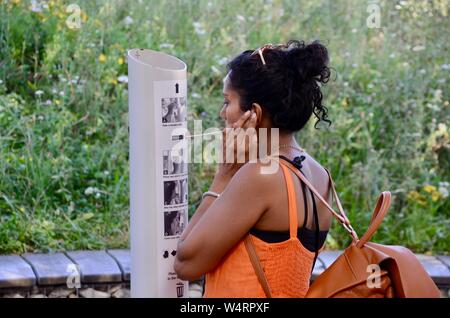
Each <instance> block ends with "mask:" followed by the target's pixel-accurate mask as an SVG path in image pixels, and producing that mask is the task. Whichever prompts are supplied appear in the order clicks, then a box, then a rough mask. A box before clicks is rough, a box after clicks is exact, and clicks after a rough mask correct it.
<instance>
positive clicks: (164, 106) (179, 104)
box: [161, 97, 187, 124]
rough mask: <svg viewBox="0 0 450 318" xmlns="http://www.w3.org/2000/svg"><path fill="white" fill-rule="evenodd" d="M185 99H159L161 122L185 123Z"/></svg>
mask: <svg viewBox="0 0 450 318" xmlns="http://www.w3.org/2000/svg"><path fill="white" fill-rule="evenodd" d="M186 106H187V105H186V98H185V97H180V98H178V97H174V98H171V97H167V98H162V99H161V110H162V112H161V113H162V122H163V124H167V123H180V122H184V121H186V115H187V107H186Z"/></svg>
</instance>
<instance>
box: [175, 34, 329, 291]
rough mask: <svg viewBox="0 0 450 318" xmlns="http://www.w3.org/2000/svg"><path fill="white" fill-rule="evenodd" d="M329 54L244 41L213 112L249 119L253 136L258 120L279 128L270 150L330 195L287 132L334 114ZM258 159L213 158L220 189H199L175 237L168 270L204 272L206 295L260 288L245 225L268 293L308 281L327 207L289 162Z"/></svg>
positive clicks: (238, 121) (313, 47)
mask: <svg viewBox="0 0 450 318" xmlns="http://www.w3.org/2000/svg"><path fill="white" fill-rule="evenodd" d="M327 64H328V52H327V49H326V48H325V47H324V46H323V45H322V44H320V43H319V42H318V41H315V42H312V43H310V44H308V45H306V44H305V43H304V42H299V41H289V42H288V43H287V44H286V45H280V46H271V45H266V46H264V47H262V48H261V49H259V50H256V51H244V52H243V53H241V54H240V55H238V56H237V57H235V58H234V59H233V60H232V61H231V62H230V63H229V64H228V74H227V76H226V77H225V79H224V87H223V95H224V98H225V101H224V104H223V107H222V109H221V111H220V117H221V118H222V119H223V120H224V121H225V123H226V126H227V127H232V128H243V129H249V128H256V130H257V133H258V141H259V140H260V139H259V129H260V128H267V131H268V134H269V135H270V133H271V131H272V130H271V128H278V129H279V130H278V131H279V145H280V146H279V149H277V150H278V151H277V152H276V153H275V154H271V155H272V157H271V158H276V157H275V156H276V155H279V157H280V158H282V160H288V161H290V162H291V163H292V164H294V165H295V166H296V167H297V168H299V169H301V171H302V172H303V174H304V175H305V176H306V178H307V179H308V180H309V181H310V182H311V183H312V184H313V185H314V187H315V188H316V189H317V190H318V191H319V193H320V194H321V195H322V196H323V197H324V198H326V200H328V202H329V203H330V204H331V197H330V194H331V193H330V192H329V178H328V174H327V172H326V170H325V169H324V168H323V167H322V166H321V165H320V164H319V163H318V162H317V161H315V160H314V159H313V158H312V157H311V156H310V155H309V154H308V153H307V152H305V151H304V150H303V149H302V148H301V147H299V145H298V143H297V142H296V140H295V138H294V133H295V132H297V131H299V130H300V129H302V128H303V127H304V126H305V124H306V123H307V122H308V120H309V118H310V117H311V115H312V114H313V113H314V114H315V115H316V117H318V119H319V121H320V120H321V119H322V120H324V121H327V122H328V123H331V122H330V121H329V120H327V119H326V118H327V108H326V107H325V106H323V105H322V94H321V91H320V84H325V83H326V82H327V81H328V78H329V75H330V72H329V68H328V67H327ZM267 139H268V141H269V143H270V140H271V138H270V136H268V137H267ZM267 149H271V146H268V147H267ZM259 159H260V158H259ZM259 159H258V160H257V161H256V162H252V163H250V162H247V163H245V164H242V163H235V162H231V163H230V162H226V163H223V164H219V166H218V169H217V171H216V174H215V177H214V180H213V182H212V184H211V187H210V191H212V192H215V193H220V196H219V197H215V196H204V199H203V200H202V202H201V204H200V205H199V207H198V208H197V210H196V212H195V214H194V215H193V217H192V219H191V221H190V222H189V224H188V227H187V228H186V230H185V231H184V232H183V234H182V236H181V238H180V241H179V244H178V251H177V257H176V259H175V264H174V268H175V271H176V273H177V275H178V277H179V278H181V279H184V280H194V279H198V278H200V277H201V276H202V275H204V274H206V280H205V281H206V283H205V295H204V296H205V297H265V294H264V291H263V289H262V287H261V285H260V284H259V281H258V278H257V276H256V274H255V272H254V270H253V267H252V265H251V263H250V259H249V256H248V254H247V251H246V249H245V245H244V243H243V240H244V238H245V237H246V235H247V234H248V233H250V237H251V238H252V241H253V243H254V245H255V249H256V251H257V254H258V257H259V259H260V261H261V264H262V266H263V268H264V271H265V275H266V276H267V280H268V282H269V286H270V289H271V292H272V296H273V297H304V295H305V294H306V292H307V290H308V286H309V279H310V275H311V271H312V267H313V263H314V261H315V256H316V255H317V254H316V252H318V250H319V249H321V248H322V247H323V245H324V242H325V238H326V235H327V231H328V230H329V227H330V225H331V213H329V211H328V210H327V209H326V208H325V206H324V205H323V204H322V203H321V202H320V201H319V200H314V199H313V196H312V192H310V191H309V189H308V188H306V187H305V186H304V185H302V183H301V182H300V179H299V178H298V177H297V176H296V175H295V174H294V172H293V171H290V170H289V171H288V170H284V169H277V171H276V173H272V174H263V173H261V169H260V168H261V167H262V166H263V165H264V163H263V162H262V161H261V160H259ZM302 160H303V162H301V161H302ZM290 182H291V183H290ZM288 184H290V187H289V186H287V185H288ZM288 192H290V193H291V195H292V197H291V198H292V200H288ZM289 209H290V210H289ZM288 211H289V212H288ZM316 225H318V226H316Z"/></svg>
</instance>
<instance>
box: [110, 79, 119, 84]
mask: <svg viewBox="0 0 450 318" xmlns="http://www.w3.org/2000/svg"><path fill="white" fill-rule="evenodd" d="M109 82H110V83H111V84H113V85H117V80H116V79H112V80H109Z"/></svg>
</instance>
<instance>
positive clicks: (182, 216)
mask: <svg viewBox="0 0 450 318" xmlns="http://www.w3.org/2000/svg"><path fill="white" fill-rule="evenodd" d="M185 226H186V211H185V210H178V211H170V212H164V236H174V235H181V233H183V230H184V228H185Z"/></svg>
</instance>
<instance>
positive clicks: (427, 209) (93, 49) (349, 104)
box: [0, 0, 450, 253]
mask: <svg viewBox="0 0 450 318" xmlns="http://www.w3.org/2000/svg"><path fill="white" fill-rule="evenodd" d="M0 3H1V4H0V253H20V252H25V251H56V250H64V249H67V250H72V249H98V248H105V247H109V248H116V247H126V246H128V235H129V233H128V230H129V219H128V218H129V192H128V191H129V188H128V173H129V171H128V130H127V125H128V117H127V110H128V101H127V99H128V95H127V77H126V75H127V62H126V51H127V49H130V48H135V47H145V48H150V49H155V50H161V51H164V52H167V53H169V54H174V55H176V56H178V57H179V58H180V59H182V60H184V61H185V62H186V63H187V65H188V72H189V74H188V79H189V82H188V87H189V97H188V103H189V120H190V122H192V120H194V119H203V127H204V128H207V127H212V126H217V125H218V122H219V117H218V111H219V108H220V107H221V102H222V98H221V89H222V78H223V76H224V75H225V64H226V62H227V61H229V59H230V58H232V57H233V56H234V55H236V54H238V53H240V52H241V51H243V50H246V49H255V48H256V47H259V46H261V45H262V44H265V43H281V42H286V41H287V40H289V39H299V40H301V39H303V40H306V41H310V40H314V39H320V40H321V41H322V42H323V43H324V44H325V45H327V47H328V48H329V51H330V55H331V63H330V64H331V66H332V67H333V76H332V78H333V79H332V80H331V81H330V82H329V84H328V85H327V86H325V87H324V95H325V105H326V106H327V107H328V109H329V118H330V119H331V121H332V126H331V127H329V128H328V126H327V125H326V124H323V125H319V127H320V129H319V130H316V129H314V127H313V125H314V123H315V121H316V120H315V118H314V117H313V118H311V120H310V122H309V123H308V126H307V127H306V128H305V129H303V130H302V131H300V132H299V133H298V141H299V143H300V145H302V146H303V147H304V148H305V149H306V150H307V151H308V152H309V153H310V154H311V155H312V156H314V157H315V158H316V159H317V160H318V161H319V162H320V163H321V164H322V165H324V166H325V167H327V168H329V169H330V171H331V172H332V174H333V177H334V179H335V182H336V185H337V190H338V192H339V195H340V198H341V201H342V203H343V206H344V208H345V210H346V211H347V213H348V214H349V216H350V219H351V220H352V222H353V224H354V227H355V228H356V230H357V231H358V232H359V233H360V234H362V233H363V231H364V230H365V229H366V228H367V224H368V221H369V219H370V216H371V213H372V210H373V208H374V207H375V203H376V199H377V197H378V195H379V194H380V193H381V191H383V190H390V191H391V192H392V194H393V203H392V206H391V209H390V213H389V215H388V217H387V219H386V220H385V222H384V223H383V226H382V228H381V229H380V230H379V231H378V233H377V234H376V236H375V238H374V240H376V241H378V242H382V243H389V244H400V245H406V246H408V247H410V248H412V249H413V250H414V251H416V252H426V253H430V252H440V253H447V252H448V251H449V250H450V237H449V235H450V234H449V233H450V231H449V228H450V203H449V197H448V191H449V183H448V182H449V181H450V141H449V123H450V111H449V71H450V59H449V52H448V49H449V41H448V30H449V29H450V19H449V18H448V8H449V2H448V1H447V0H433V1H432V0H430V1H390V0H389V1H388V0H379V1H359V0H346V1H331V0H330V1H328V0H314V1H293V0H292V1H287V0H286V1H281V0H273V1H262V0H257V1H245V2H244V1H237V0H230V1H209V2H207V1H196V0H192V1H180V0H179V1H170V2H169V1H120V0H115V1H72V2H71V1H60V0H50V1H31V2H30V1H19V0H15V1H5V0H3V1H0ZM71 3H75V4H77V5H78V6H79V7H80V8H81V10H82V11H81V28H79V29H70V28H68V27H67V25H66V20H67V18H68V17H69V16H70V14H71V13H68V12H67V11H66V10H67V7H68V5H69V4H71ZM370 3H375V4H376V5H378V6H379V8H380V14H381V20H380V21H381V25H380V26H381V27H380V28H369V27H368V26H367V24H366V19H367V17H368V16H369V13H368V12H367V8H368V5H369V4H370ZM189 169H190V178H189V190H190V194H189V195H190V197H189V200H190V201H189V202H190V213H191V214H192V212H193V211H195V208H196V205H197V204H198V203H199V200H200V196H201V193H202V192H203V191H206V190H207V189H208V186H209V184H210V182H211V180H212V176H213V174H214V166H208V165H200V164H191V165H190V167H189ZM348 242H349V239H348V237H347V235H346V234H345V232H344V231H343V230H342V229H340V228H339V227H338V226H337V225H336V224H335V225H334V228H333V230H332V231H331V232H330V236H329V238H328V247H329V248H343V247H345V246H346V244H347V243H348Z"/></svg>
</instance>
